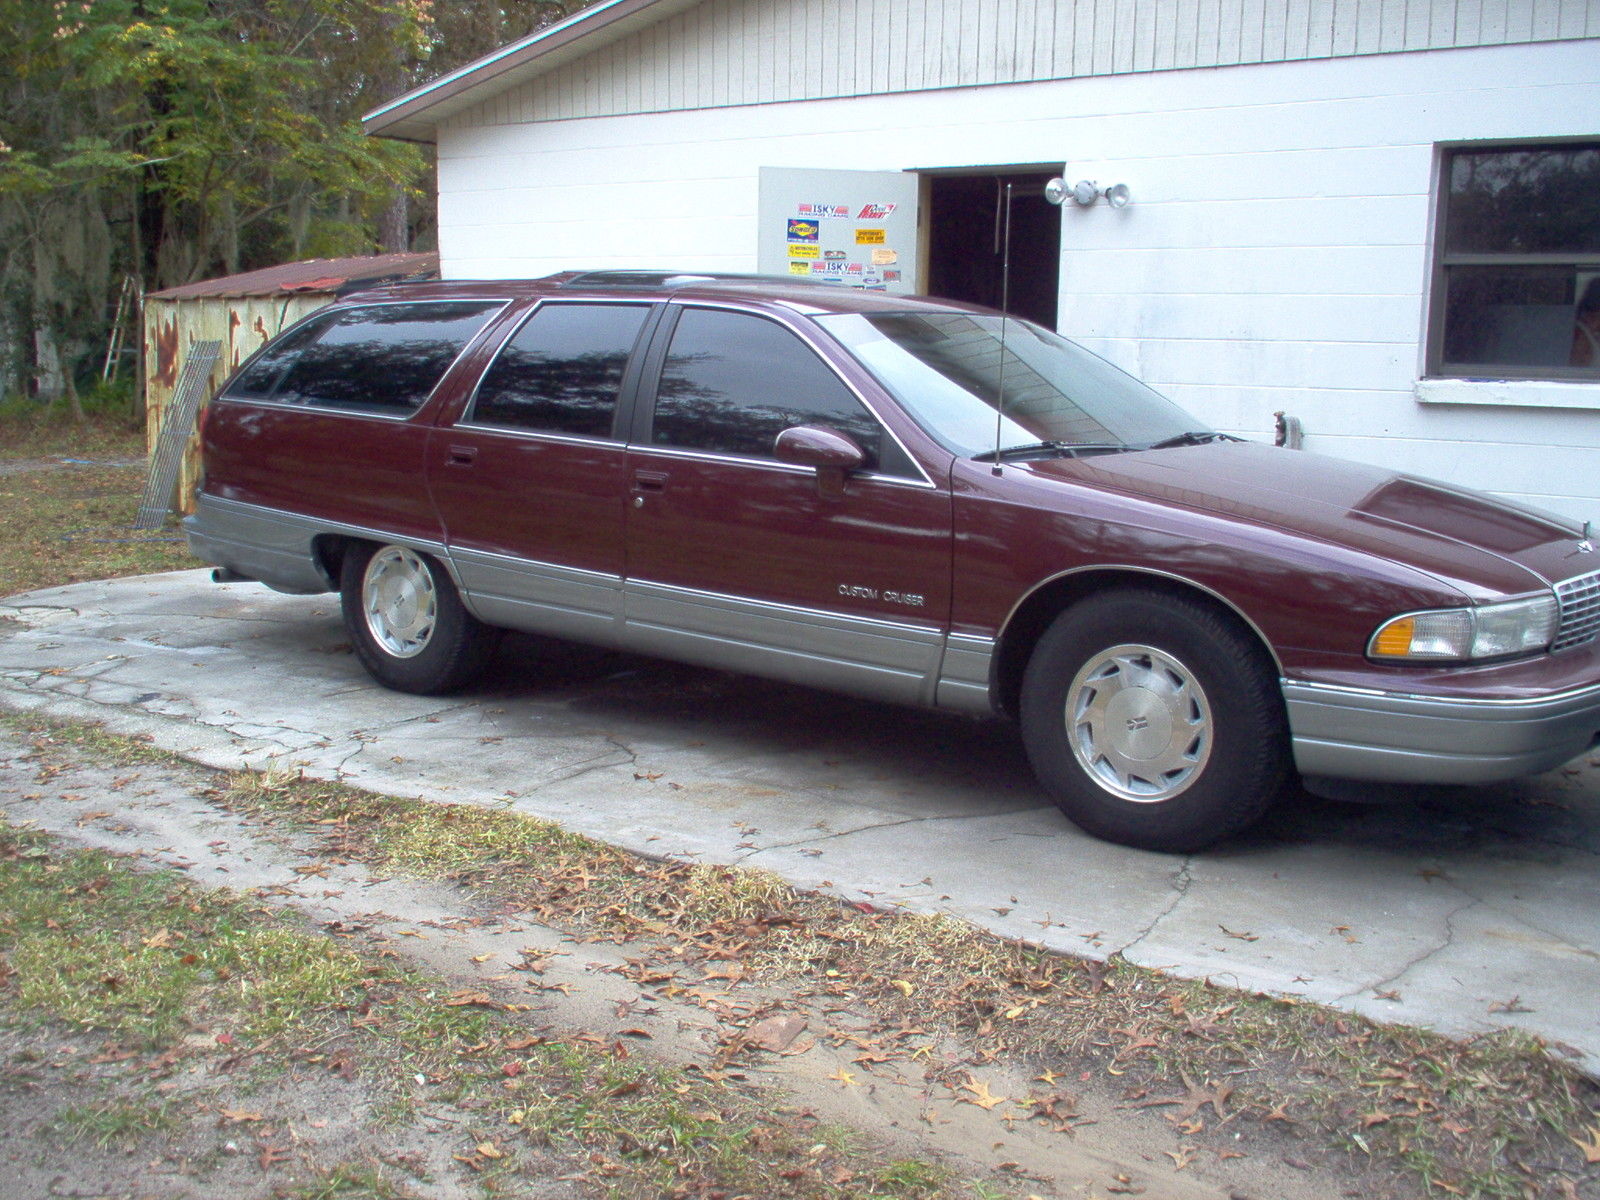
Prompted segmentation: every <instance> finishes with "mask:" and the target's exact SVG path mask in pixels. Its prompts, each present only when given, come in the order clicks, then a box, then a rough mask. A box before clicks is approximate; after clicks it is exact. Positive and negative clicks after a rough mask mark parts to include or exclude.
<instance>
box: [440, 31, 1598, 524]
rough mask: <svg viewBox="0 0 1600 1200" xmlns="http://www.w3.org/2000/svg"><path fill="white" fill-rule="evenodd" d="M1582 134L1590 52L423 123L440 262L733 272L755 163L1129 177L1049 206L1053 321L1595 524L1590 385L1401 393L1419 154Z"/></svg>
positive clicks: (475, 272)
mask: <svg viewBox="0 0 1600 1200" xmlns="http://www.w3.org/2000/svg"><path fill="white" fill-rule="evenodd" d="M1585 135H1587V136H1596V135H1600V42H1597V41H1595V40H1593V39H1590V40H1584V41H1570V42H1548V43H1538V44H1529V45H1512V46H1495V47H1485V48H1477V49H1457V50H1436V51H1425V52H1418V53H1399V54H1384V55H1375V56H1368V57H1355V58H1338V59H1324V60H1314V61H1300V62H1283V63H1267V64H1260V65H1243V66H1229V67H1220V68H1206V69H1195V70H1172V71H1158V72H1154V73H1145V74H1132V75H1116V76H1098V77H1088V78H1078V79H1067V80H1059V81H1052V82H1042V83H1022V84H1009V85H1003V86H992V87H969V88H947V89H940V90H934V91H923V92H907V93H900V94H894V95H885V96H861V97H854V98H848V99H829V100H809V101H798V102H783V103H771V104H753V105H742V106H733V107H721V108H711V109H701V110H688V111H675V112H663V113H652V114H645V115H633V116H612V117H584V118H578V119H572V120H557V121H536V122H524V123H515V122H511V123H499V124H494V125H488V126H480V127H460V126H458V125H456V124H455V123H453V122H447V123H446V124H445V125H444V126H443V127H442V128H441V129H440V130H439V202H440V229H441V235H440V240H441V247H440V248H441V254H442V260H443V269H444V273H445V274H446V276H448V277H454V278H466V277H473V276H478V277H510V276H525V275H542V274H546V273H548V272H550V271H556V270H565V269H569V268H573V267H594V268H598V267H608V266H659V267H671V268H696V269H702V270H706V269H720V270H733V271H748V270H753V269H755V262H756V205H757V173H758V170H759V168H760V167H762V166H781V167H827V168H832V169H867V170H874V169H875V170H883V169H887V170H915V169H919V168H936V167H959V166H965V165H985V164H1007V163H1041V162H1048V163H1057V162H1059V163H1062V164H1064V171H1063V174H1064V175H1065V176H1066V178H1067V179H1068V181H1069V182H1071V181H1074V180H1077V179H1081V178H1088V179H1094V180H1097V181H1098V182H1100V183H1101V184H1109V183H1117V182H1123V183H1127V184H1128V186H1129V187H1130V188H1131V189H1132V193H1133V202H1132V204H1130V205H1129V206H1128V207H1127V208H1125V209H1123V210H1121V211H1114V210H1111V209H1109V208H1107V207H1105V206H1104V205H1103V204H1102V205H1097V206H1095V207H1094V208H1091V209H1077V208H1074V207H1073V206H1071V205H1070V204H1069V205H1068V206H1066V207H1065V208H1064V209H1063V210H1062V222H1063V227H1062V251H1061V256H1062V271H1061V308H1060V328H1061V330H1062V332H1063V333H1065V334H1067V335H1068V336H1071V337H1074V338H1076V339H1078V340H1080V341H1082V342H1084V343H1085V344H1087V345H1089V346H1090V347H1092V348H1093V349H1095V350H1097V351H1099V352H1100V353H1102V354H1105V355H1106V356H1107V357H1109V358H1111V359H1112V360H1113V361H1115V362H1117V363H1119V364H1120V365H1122V366H1124V367H1126V368H1128V369H1129V370H1132V371H1133V372H1135V373H1136V374H1138V375H1140V376H1141V377H1142V378H1144V379H1145V380H1147V381H1148V382H1150V383H1151V384H1153V385H1155V386H1156V387H1158V388H1160V389H1161V390H1163V391H1164V392H1166V393H1167V394H1169V395H1171V396H1172V397H1173V398H1174V399H1176V400H1178V401H1179V402H1180V403H1182V404H1184V405H1185V406H1186V407H1188V408H1189V409H1190V410H1192V411H1193V412H1195V413H1196V414H1197V415H1198V416H1200V417H1201V418H1202V419H1204V420H1205V421H1207V422H1210V423H1211V424H1213V425H1215V426H1216V427H1218V428H1221V429H1224V430H1228V431H1230V432H1236V433H1240V434H1242V435H1245V436H1248V437H1254V438H1266V437H1269V436H1270V433H1271V429H1272V420H1273V418H1272V414H1273V413H1274V412H1275V411H1277V410H1285V411H1287V412H1289V413H1291V414H1293V415H1295V416H1297V417H1299V418H1300V419H1301V420H1302V421H1303V422H1304V425H1305V429H1306V433H1307V439H1306V445H1307V448H1308V449H1311V450H1316V451H1322V452H1326V453H1330V454H1337V455H1341V456H1344V457H1349V458H1357V459H1363V460H1366V461H1369V462H1373V463H1377V464H1380V465H1384V466H1389V467H1394V468H1398V469H1403V470H1408V471H1413V472H1417V473H1420V474H1425V475H1432V476H1436V477H1439V478H1443V479H1447V480H1450V481H1453V482H1456V483H1461V484H1466V485H1470V486H1474V487H1479V488H1484V489H1487V490H1489V491H1493V492H1496V493H1499V494H1501V495H1505V496H1509V497H1514V498H1517V499H1522V500H1525V501H1527V502H1530V503H1533V504H1537V505H1540V506H1542V507H1546V508H1549V509H1552V510H1554V511H1557V512H1562V513H1565V514H1567V515H1570V516H1574V517H1577V518H1579V519H1584V518H1594V519H1596V520H1597V522H1600V382H1597V383H1595V384H1567V385H1525V384H1516V385H1499V386H1495V385H1478V384H1455V385H1452V386H1451V387H1448V388H1445V389H1430V388H1428V387H1427V386H1423V387H1422V388H1421V389H1420V391H1421V392H1422V394H1423V396H1424V397H1425V399H1433V400H1436V399H1437V398H1438V395H1436V394H1435V392H1437V393H1438V394H1439V395H1443V396H1445V397H1447V398H1448V399H1449V400H1450V401H1451V402H1449V403H1438V402H1425V399H1419V398H1418V393H1419V378H1420V376H1421V373H1422V370H1423V341H1424V336H1425V325H1426V313H1425V309H1426V289H1427V286H1428V280H1429V274H1430V262H1431V258H1430V255H1431V249H1430V237H1431V233H1432V221H1433V208H1434V205H1433V188H1434V180H1433V175H1434V171H1435V163H1436V157H1437V155H1436V151H1435V146H1436V144H1437V143H1440V142H1452V141H1462V140H1474V139H1487V138H1509V139H1521V138H1530V139H1532V138H1549V137H1559V136H1585ZM988 236H989V231H988V230H987V227H986V228H985V229H983V230H975V231H974V237H975V238H976V239H987V238H988ZM1019 252H1025V248H1019ZM1486 401H1493V403H1487V402H1486Z"/></svg>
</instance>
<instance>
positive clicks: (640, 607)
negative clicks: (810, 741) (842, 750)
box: [625, 580, 944, 705]
mask: <svg viewBox="0 0 1600 1200" xmlns="http://www.w3.org/2000/svg"><path fill="white" fill-rule="evenodd" d="M626 595H627V599H626V601H625V603H626V614H625V629H626V634H625V637H626V642H627V646H628V648H629V649H630V650H637V651H639V652H641V653H644V654H656V655H660V656H661V657H663V658H675V659H679V660H681V661H684V662H693V663H699V664H700V665H702V666H708V667H719V668H721V669H723V670H727V671H743V672H746V673H748V674H751V675H764V676H767V677H768V678H772V679H782V680H784V681H785V682H788V683H800V684H806V685H808V686H811V687H822V688H827V689H829V690H832V691H840V692H849V693H851V694H853V695H859V696H867V697H870V698H872V699H876V700H891V701H895V702H897V703H901V704H918V705H931V704H932V703H933V688H934V681H935V679H936V678H937V669H938V665H939V657H940V651H941V650H942V648H943V644H944V635H943V633H942V632H941V631H940V630H938V629H936V628H931V627H921V626H912V625H898V624H892V623H890V622H887V621H874V620H870V619H866V618H860V617H848V616H843V615H840V614H837V613H826V612H817V611H813V610H810V609H800V608H791V607H789V606H787V605H781V604H763V603H760V602H758V601H752V600H744V599H739V598H735V597H731V596H719V595H715V594H712V593H707V592H696V591H692V590H690V589H687V588H676V587H667V586H664V585H661V584H651V583H641V582H638V581H634V580H630V581H629V582H628V584H627V585H626Z"/></svg>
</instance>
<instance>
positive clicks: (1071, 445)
mask: <svg viewBox="0 0 1600 1200" xmlns="http://www.w3.org/2000/svg"><path fill="white" fill-rule="evenodd" d="M1139 448H1140V447H1137V446H1125V445H1123V444H1122V443H1121V442H1023V443H1022V444H1021V445H1017V446H1005V447H1003V448H1002V449H999V450H985V451H984V452H983V453H982V454H974V455H973V456H972V460H973V461H974V462H1008V461H1010V460H1011V459H1016V458H1036V457H1040V456H1043V455H1047V454H1059V455H1060V456H1061V457H1062V458H1077V457H1078V456H1079V455H1081V454H1117V453H1119V452H1121V451H1123V450H1137V449H1139Z"/></svg>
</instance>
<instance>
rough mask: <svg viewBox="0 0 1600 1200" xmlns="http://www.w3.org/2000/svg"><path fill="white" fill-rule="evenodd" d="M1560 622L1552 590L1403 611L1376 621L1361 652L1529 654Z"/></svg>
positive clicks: (1465, 656) (1465, 657)
mask: <svg viewBox="0 0 1600 1200" xmlns="http://www.w3.org/2000/svg"><path fill="white" fill-rule="evenodd" d="M1560 622H1561V610H1560V608H1559V607H1558V606H1557V604H1556V598H1555V597H1554V596H1534V597H1532V598H1531V599H1528V600H1509V601H1507V602H1506V603H1504V604H1484V605H1480V606H1479V607H1477V608H1441V609H1437V610H1435V611H1433V612H1417V613H1407V614H1406V615H1405V616H1403V617H1395V618H1394V619H1393V620H1392V621H1385V622H1384V623H1383V624H1382V625H1380V626H1378V632H1377V633H1375V634H1373V635H1372V640H1371V641H1370V642H1368V643H1367V654H1368V655H1369V656H1371V657H1372V658H1383V659H1405V660H1407V661H1411V662H1417V661H1428V662H1470V661H1473V660H1475V659H1484V658H1506V657H1508V656H1510V655H1513V654H1533V653H1536V652H1538V651H1540V650H1543V649H1545V648H1546V647H1548V646H1549V645H1550V643H1551V641H1553V640H1554V639H1555V636H1556V628H1557V626H1558V625H1559V624H1560Z"/></svg>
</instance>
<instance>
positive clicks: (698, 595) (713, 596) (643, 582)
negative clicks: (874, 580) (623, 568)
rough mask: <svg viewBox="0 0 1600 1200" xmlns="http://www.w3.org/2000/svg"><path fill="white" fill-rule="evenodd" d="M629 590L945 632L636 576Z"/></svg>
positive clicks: (854, 622)
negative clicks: (653, 591) (649, 590)
mask: <svg viewBox="0 0 1600 1200" xmlns="http://www.w3.org/2000/svg"><path fill="white" fill-rule="evenodd" d="M626 584H627V586H629V587H635V586H637V587H646V588H651V589H653V590H657V591H662V592H671V593H673V594H674V595H676V596H678V597H680V598H683V599H686V600H716V601H720V602H722V603H725V604H736V605H740V606H747V607H749V608H753V609H760V610H765V611H767V612H772V613H788V614H792V615H795V616H801V617H821V618H823V619H825V620H829V621H845V622H849V623H850V624H852V625H875V626H877V627H879V628H880V629H883V630H886V631H888V630H897V631H902V632H911V633H918V634H932V635H934V636H935V637H942V636H943V634H944V630H943V629H941V628H940V627H939V626H937V625H916V624H912V623H911V622H909V621H889V620H885V619H884V618H882V617H864V616H861V615H860V614H859V613H845V612H839V611H837V610H835V609H827V608H805V607H803V606H801V605H798V604H783V603H781V602H779V601H776V600H754V599H751V598H750V597H749V596H731V595H729V594H727V593H726V592H708V591H704V590H702V589H700V588H688V587H682V586H680V585H678V584H675V583H657V582H655V581H654V580H650V579H640V578H637V577H632V578H629V579H628V580H626Z"/></svg>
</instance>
